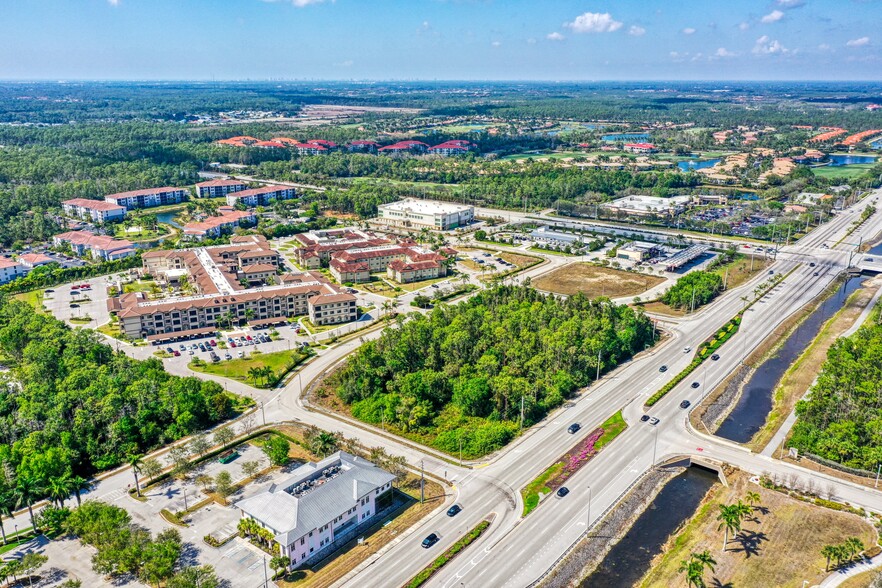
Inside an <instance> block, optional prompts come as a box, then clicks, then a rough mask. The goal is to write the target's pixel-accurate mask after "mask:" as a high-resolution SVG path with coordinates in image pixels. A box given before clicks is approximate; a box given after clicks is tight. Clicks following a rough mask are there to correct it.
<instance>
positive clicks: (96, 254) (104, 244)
mask: <svg viewBox="0 0 882 588" xmlns="http://www.w3.org/2000/svg"><path fill="white" fill-rule="evenodd" d="M52 244H53V245H55V246H56V247H62V246H64V245H68V246H69V247H70V248H71V251H73V252H74V253H75V254H76V255H80V256H82V255H86V254H87V253H90V254H91V255H92V258H93V259H96V260H99V261H115V260H117V259H123V258H125V257H131V256H132V255H135V245H134V243H132V242H131V241H128V240H126V239H114V238H113V237H108V236H107V235H96V234H95V233H92V232H90V231H68V232H67V233H60V234H58V235H53V237H52Z"/></svg>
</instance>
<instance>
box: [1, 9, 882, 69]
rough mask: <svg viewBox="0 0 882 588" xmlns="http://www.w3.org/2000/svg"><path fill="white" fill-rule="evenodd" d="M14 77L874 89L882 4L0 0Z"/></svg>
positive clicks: (5, 58) (5, 52)
mask: <svg viewBox="0 0 882 588" xmlns="http://www.w3.org/2000/svg"><path fill="white" fill-rule="evenodd" d="M0 6H2V13H3V16H2V20H0V78H3V79H50V80H54V79H117V80H127V79H138V80H144V79H174V80H183V79H188V80H189V79H193V80H210V79H217V80H244V79H250V80H265V79H269V78H272V79H289V80H294V79H334V80H348V79H397V80H408V79H421V80H432V79H439V80H440V79H447V80H695V79H732V80H735V79H747V80H775V79H785V80H797V79H800V80H819V79H830V80H879V79H880V77H882V29H880V28H879V23H880V22H882V0H665V1H656V0H603V1H571V0H275V1H273V0H0Z"/></svg>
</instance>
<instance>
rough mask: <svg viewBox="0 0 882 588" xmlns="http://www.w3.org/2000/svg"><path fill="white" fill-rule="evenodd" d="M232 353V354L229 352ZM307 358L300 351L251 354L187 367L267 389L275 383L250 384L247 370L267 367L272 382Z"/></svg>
mask: <svg viewBox="0 0 882 588" xmlns="http://www.w3.org/2000/svg"><path fill="white" fill-rule="evenodd" d="M231 353H232V352H231ZM307 357H309V356H308V355H307V354H306V353H302V352H300V351H276V352H273V353H257V354H254V353H252V354H251V355H248V356H246V357H243V358H237V359H230V360H222V361H220V362H218V363H210V362H209V363H206V364H205V365H194V364H193V363H192V362H191V363H190V365H189V367H190V369H191V370H193V371H196V372H202V373H204V374H212V375H215V376H222V377H224V378H230V379H232V380H236V381H238V382H244V383H246V384H247V383H252V384H256V385H257V387H258V388H264V387H269V386H271V385H274V384H275V381H273V382H271V383H269V385H268V384H267V382H264V381H261V380H258V381H257V382H252V380H251V379H249V377H248V370H250V369H252V368H264V367H269V368H271V369H272V370H273V373H274V374H275V377H274V378H273V380H276V381H277V380H279V379H281V378H283V377H284V376H285V374H287V373H288V372H290V371H291V370H292V369H294V368H295V367H297V366H298V365H299V364H300V363H301V362H302V361H303V360H304V359H306V358H307Z"/></svg>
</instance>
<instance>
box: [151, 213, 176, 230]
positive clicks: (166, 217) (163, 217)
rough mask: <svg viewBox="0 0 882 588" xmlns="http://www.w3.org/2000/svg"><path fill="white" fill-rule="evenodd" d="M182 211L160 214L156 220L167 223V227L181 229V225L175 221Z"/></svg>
mask: <svg viewBox="0 0 882 588" xmlns="http://www.w3.org/2000/svg"><path fill="white" fill-rule="evenodd" d="M179 212H180V211H172V212H160V213H159V214H157V215H156V220H157V221H158V222H161V223H165V224H167V225H171V226H173V227H174V228H176V229H180V228H181V225H180V224H178V223H177V222H176V221H175V216H177V215H178V213H179Z"/></svg>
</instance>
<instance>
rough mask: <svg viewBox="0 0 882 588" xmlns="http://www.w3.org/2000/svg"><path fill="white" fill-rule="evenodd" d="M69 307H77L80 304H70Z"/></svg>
mask: <svg viewBox="0 0 882 588" xmlns="http://www.w3.org/2000/svg"><path fill="white" fill-rule="evenodd" d="M70 307H71V308H79V307H80V305H79V304H71V305H70Z"/></svg>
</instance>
